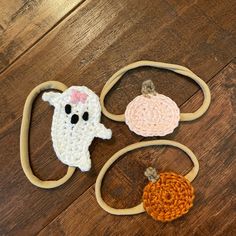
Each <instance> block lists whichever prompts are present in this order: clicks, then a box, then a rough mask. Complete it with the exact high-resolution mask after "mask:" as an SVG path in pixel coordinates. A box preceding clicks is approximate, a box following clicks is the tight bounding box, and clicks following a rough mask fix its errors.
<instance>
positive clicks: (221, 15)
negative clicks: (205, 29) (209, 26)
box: [196, 0, 236, 35]
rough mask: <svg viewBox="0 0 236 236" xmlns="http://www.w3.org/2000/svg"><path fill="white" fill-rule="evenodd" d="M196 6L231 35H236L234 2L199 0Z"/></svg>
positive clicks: (227, 0)
mask: <svg viewBox="0 0 236 236" xmlns="http://www.w3.org/2000/svg"><path fill="white" fill-rule="evenodd" d="M196 5H197V6H198V7H199V8H200V9H201V10H202V11H203V12H204V13H205V14H206V15H207V16H208V17H209V18H211V19H212V20H213V21H214V22H215V23H216V24H217V25H219V26H220V27H222V28H223V29H224V30H226V31H227V32H228V33H229V34H230V33H231V34H233V35H235V34H236V15H235V12H236V3H235V1H233V0H225V1H220V0H214V1H204V0H198V1H197V3H196Z"/></svg>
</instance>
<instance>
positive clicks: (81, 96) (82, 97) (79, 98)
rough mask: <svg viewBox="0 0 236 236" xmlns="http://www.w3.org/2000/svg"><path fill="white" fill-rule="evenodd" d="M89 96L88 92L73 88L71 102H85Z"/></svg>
mask: <svg viewBox="0 0 236 236" xmlns="http://www.w3.org/2000/svg"><path fill="white" fill-rule="evenodd" d="M87 97H88V94H86V93H82V92H79V91H77V90H75V89H73V90H72V93H71V97H70V101H71V103H74V104H76V103H79V102H82V103H85V102H86V99H87Z"/></svg>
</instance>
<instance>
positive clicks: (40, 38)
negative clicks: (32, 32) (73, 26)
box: [0, 0, 86, 75]
mask: <svg viewBox="0 0 236 236" xmlns="http://www.w3.org/2000/svg"><path fill="white" fill-rule="evenodd" d="M85 1H86V0H82V1H81V2H79V3H78V4H77V5H76V6H74V7H73V8H72V9H71V10H69V11H68V12H67V13H66V14H65V15H64V16H63V17H62V18H61V19H60V20H58V21H57V22H56V23H55V24H54V25H53V26H52V27H51V28H50V29H48V30H47V31H46V32H45V33H44V34H42V35H41V36H40V37H39V38H38V39H37V40H36V41H35V42H34V43H32V44H31V45H29V47H28V48H27V49H26V50H24V51H23V52H22V53H20V54H19V55H18V56H17V57H16V58H14V60H13V61H12V62H10V63H9V64H8V65H7V66H6V67H5V68H4V69H3V70H2V71H0V75H1V74H3V73H4V72H5V71H7V70H8V69H9V68H10V67H12V66H13V65H14V64H15V63H16V62H17V61H18V60H19V59H20V58H21V57H22V56H24V55H25V54H26V53H27V52H29V51H30V50H31V49H32V48H33V47H34V46H36V45H37V44H38V43H39V42H40V41H41V40H42V39H44V38H45V36H46V35H47V34H48V33H50V32H51V31H52V30H53V29H55V28H56V27H57V26H59V25H60V24H62V23H63V22H64V21H65V20H66V19H67V18H68V17H69V16H70V15H71V14H72V13H73V12H74V11H76V10H77V8H79V7H80V6H81V7H82V6H83V4H84V2H85Z"/></svg>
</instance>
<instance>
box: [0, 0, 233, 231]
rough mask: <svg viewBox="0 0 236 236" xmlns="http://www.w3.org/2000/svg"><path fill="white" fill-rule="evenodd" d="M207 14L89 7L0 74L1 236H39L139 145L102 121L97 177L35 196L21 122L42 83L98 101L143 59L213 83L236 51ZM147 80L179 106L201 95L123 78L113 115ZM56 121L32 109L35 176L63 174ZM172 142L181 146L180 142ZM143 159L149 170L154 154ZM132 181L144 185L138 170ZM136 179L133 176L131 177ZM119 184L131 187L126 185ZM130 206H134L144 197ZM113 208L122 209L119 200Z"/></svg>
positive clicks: (133, 4)
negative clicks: (53, 136) (113, 160)
mask: <svg viewBox="0 0 236 236" xmlns="http://www.w3.org/2000/svg"><path fill="white" fill-rule="evenodd" d="M220 7H221V6H219V8H220ZM203 9H204V7H203V6H202V8H200V7H199V6H197V5H196V4H195V3H190V2H189V1H159V0H158V1H156V0H155V1H154V0H149V1H141V0H128V1H125V0H122V1H119V4H117V3H116V2H115V1H112V0H100V1H92V0H86V1H85V2H84V4H82V5H81V6H80V7H79V8H77V9H76V10H75V11H73V13H71V14H70V15H69V16H68V17H66V18H65V19H64V20H63V21H62V22H61V23H60V24H58V25H57V26H56V27H54V28H53V30H51V31H50V32H49V33H47V35H46V36H45V37H44V38H43V39H42V40H40V41H39V42H38V43H37V44H36V45H35V46H34V47H32V48H31V49H29V50H28V51H27V52H26V53H25V54H24V55H23V56H22V57H20V58H19V59H18V60H17V61H16V62H15V63H14V64H13V65H12V66H11V67H9V68H7V69H6V70H5V71H4V72H3V73H2V74H1V75H0V92H1V99H0V107H1V116H0V145H1V152H0V165H1V169H0V188H1V196H0V198H1V199H0V211H1V214H0V234H12V235H26V234H27V235H35V234H36V233H38V232H39V231H40V230H41V229H42V228H44V227H45V226H46V225H47V224H49V223H50V222H51V221H52V220H53V219H54V218H55V217H57V215H58V214H60V213H61V212H63V211H64V210H65V209H66V208H67V207H68V206H69V205H70V204H71V203H73V202H74V201H76V199H77V198H78V197H79V196H80V195H81V194H82V193H83V192H84V191H85V190H87V189H88V188H89V187H90V186H91V185H92V184H93V183H94V181H95V179H96V176H97V174H98V172H99V170H100V169H101V167H102V165H103V164H104V163H105V161H106V160H107V159H108V158H109V157H110V156H111V155H112V154H113V153H114V152H115V151H117V150H119V149H121V148H122V147H124V146H126V145H128V144H131V143H134V142H136V141H138V140H141V137H140V136H136V135H134V134H133V133H131V132H130V131H129V130H128V128H127V127H126V126H125V125H124V124H122V123H116V122H112V121H110V120H108V119H106V118H103V119H102V121H103V122H104V124H105V125H106V126H107V127H109V128H111V129H112V130H113V133H114V136H113V138H112V140H110V141H101V140H98V139H96V140H95V141H94V142H93V144H92V146H91V148H90V151H91V156H92V161H93V168H92V170H91V171H90V172H88V173H80V172H79V171H77V172H76V173H75V176H74V177H73V178H72V179H71V180H70V181H69V182H68V183H67V184H65V185H64V186H62V187H61V188H58V189H55V190H50V191H46V190H41V189H38V188H35V187H34V186H32V185H31V184H30V183H29V182H28V181H27V179H26V177H25V176H24V174H23V172H22V170H21V166H20V157H19V131H20V122H21V115H22V110H23V105H24V102H25V99H26V96H27V95H28V93H29V92H30V91H31V89H32V88H33V87H34V86H36V85H38V84H39V83H41V82H44V81H47V80H58V81H61V82H63V83H65V84H67V85H68V86H71V85H86V86H88V87H90V88H91V89H92V90H94V91H95V92H96V93H97V94H99V92H100V91H101V89H102V87H103V85H104V83H105V82H106V81H107V79H108V78H109V77H110V76H111V75H112V74H113V73H114V72H115V71H116V70H118V69H119V68H120V67H122V66H124V65H126V64H128V63H131V62H134V61H136V60H140V59H149V60H156V61H164V62H170V63H177V64H182V65H185V66H188V67H189V68H191V70H193V71H194V72H195V73H197V74H198V75H199V76H201V77H202V78H203V79H204V80H205V81H209V80H210V79H211V78H212V77H213V76H214V75H215V74H217V73H218V72H219V71H220V70H221V69H222V68H223V67H224V66H225V65H226V64H228V63H229V62H230V61H231V60H232V58H233V57H234V55H235V52H236V46H235V44H234V43H233V42H234V40H235V38H234V36H232V32H231V27H232V26H229V27H228V28H227V24H226V25H225V28H222V25H220V23H219V25H218V24H216V23H215V21H214V20H213V19H212V18H211V17H209V16H208V15H206V14H205V13H203ZM215 9H216V10H215V11H214V17H216V18H218V17H219V14H220V11H218V8H217V6H216V7H215ZM215 12H216V13H215ZM223 18H224V17H223ZM229 24H231V23H229ZM190 29H191V30H190ZM228 29H229V30H228ZM150 78H152V79H153V80H154V82H155V84H156V87H157V90H158V92H160V93H164V94H165V95H167V96H170V97H171V98H172V99H173V100H175V101H176V102H177V104H178V105H181V104H183V103H184V102H185V101H187V100H188V99H189V98H190V97H191V96H192V95H193V94H194V93H196V91H197V90H198V89H199V88H198V87H197V86H196V85H195V84H194V83H191V82H190V81H189V80H187V79H184V78H181V77H179V76H177V75H174V74H173V73H170V72H165V71H159V70H155V69H150V68H142V69H138V70H135V71H131V72H129V73H127V74H126V75H125V76H124V79H123V80H122V81H121V82H120V83H118V84H117V86H116V87H115V88H114V90H113V91H112V92H111V94H109V96H108V98H107V101H106V102H107V107H108V108H109V109H110V110H111V111H113V112H115V113H120V112H123V111H124V109H125V107H126V105H127V104H128V102H129V101H130V100H131V99H132V98H134V97H135V96H136V95H138V94H139V93H140V87H141V84H142V81H144V80H146V79H150ZM197 105H199V103H198V104H197ZM194 108H195V107H193V106H189V107H183V108H181V109H182V111H190V110H194ZM52 113H53V110H52V108H50V107H49V106H48V104H46V103H43V102H42V101H41V99H40V98H39V99H38V100H37V101H36V103H35V106H34V110H33V121H32V129H31V139H30V143H31V160H32V165H33V169H34V171H35V173H36V174H37V175H38V176H40V177H41V178H43V179H52V178H59V177H60V176H63V175H64V173H65V170H66V167H65V166H63V165H62V164H61V163H60V162H59V161H58V160H57V159H56V157H55V154H54V152H53V149H52V144H51V140H50V125H51V118H52ZM198 128H199V126H198ZM181 129H182V128H181ZM181 129H180V130H181ZM178 131H179V129H177V130H176V132H178ZM186 137H188V136H186ZM167 138H175V134H173V135H171V136H168V137H167ZM186 144H187V143H186ZM152 150H153V149H152ZM162 151H163V153H165V150H164V149H163V150H162ZM168 152H169V151H168ZM148 153H150V152H148ZM152 153H153V151H152ZM174 153H176V151H175V152H174ZM134 156H136V154H135V155H134ZM138 156H139V155H138ZM145 156H146V158H145V160H146V162H145V163H148V162H147V161H148V160H147V159H148V155H146V154H145ZM170 160H171V159H170ZM139 163H140V162H139V161H137V160H134V163H132V162H131V163H127V164H128V165H127V166H129V165H130V164H131V165H133V164H134V165H140V168H141V167H144V166H143V164H142V163H140V164H139ZM184 163H185V165H184V166H183V167H182V168H183V169H182V170H185V167H186V168H187V167H188V166H189V162H188V160H186V161H184ZM127 166H126V168H127ZM174 167H175V166H174ZM119 168H121V167H119ZM123 168H125V165H123ZM140 168H139V167H137V170H139V169H140ZM175 170H177V169H175ZM122 171H123V170H122ZM122 171H121V172H122ZM122 173H123V172H122ZM135 173H136V175H135V176H137V177H138V176H140V175H139V174H138V171H137V172H135ZM133 175H134V172H130V178H133V177H134V176H133ZM117 176H118V178H121V179H123V180H124V181H129V179H128V177H125V178H123V177H122V175H121V176H120V177H119V175H118V174H117ZM127 183H128V182H127ZM139 183H140V184H143V183H144V179H138V178H137V185H136V186H141V187H142V185H140V184H139ZM105 184H106V183H105ZM141 187H140V190H141ZM111 190H112V186H111ZM134 192H136V187H134ZM86 194H87V193H86ZM114 194H115V193H114ZM118 195H119V194H118ZM129 196H130V197H132V196H133V195H129V194H127V197H129ZM134 197H135V199H136V201H137V202H138V201H139V198H140V196H139V195H135V196H134ZM110 199H116V198H110ZM108 200H109V199H108ZM115 203H117V204H121V203H119V197H118V202H115ZM85 220H87V221H89V220H90V217H88V218H87V219H85Z"/></svg>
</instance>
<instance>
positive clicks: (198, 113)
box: [100, 61, 211, 121]
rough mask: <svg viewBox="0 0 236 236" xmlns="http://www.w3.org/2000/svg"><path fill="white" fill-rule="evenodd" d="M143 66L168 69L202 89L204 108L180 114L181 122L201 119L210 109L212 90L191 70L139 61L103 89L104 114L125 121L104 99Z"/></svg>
mask: <svg viewBox="0 0 236 236" xmlns="http://www.w3.org/2000/svg"><path fill="white" fill-rule="evenodd" d="M141 66H151V67H156V68H161V69H167V70H171V71H173V72H175V73H177V74H181V75H184V76H187V77H189V78H191V79H193V80H194V81H195V82H196V83H197V84H198V85H199V86H200V87H201V89H202V91H203V94H204V101H203V104H202V106H201V107H200V108H199V109H198V110H197V111H195V112H193V113H181V114H180V120H181V121H191V120H195V119H197V118H199V117H200V116H202V115H203V114H204V113H205V112H206V110H207V109H208V107H209V105H210V102H211V94H210V90H209V88H208V86H207V84H206V83H205V82H204V81H203V80H202V79H201V78H199V77H198V76H197V75H195V74H194V73H193V72H192V71H191V70H189V69H188V68H186V67H184V66H179V65H175V64H167V63H162V62H155V61H138V62H134V63H132V64H129V65H127V66H125V67H123V68H122V69H120V70H119V71H117V72H116V73H115V74H114V75H113V76H112V77H111V78H110V79H109V80H108V81H107V82H106V84H105V86H104V87H103V89H102V92H101V95H100V102H101V106H102V112H103V114H104V115H105V116H106V117H108V118H110V119H112V120H115V121H125V116H124V114H121V115H114V114H112V113H110V112H109V111H107V109H106V107H105V105H104V99H105V97H106V95H107V94H108V92H109V91H110V90H111V88H112V87H113V86H114V85H115V84H116V83H117V82H118V81H119V79H120V78H121V77H122V76H123V75H124V74H125V73H126V72H127V71H129V70H132V69H135V68H138V67H141Z"/></svg>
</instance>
